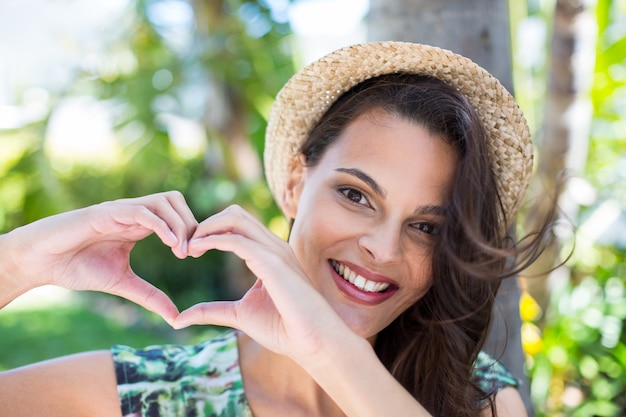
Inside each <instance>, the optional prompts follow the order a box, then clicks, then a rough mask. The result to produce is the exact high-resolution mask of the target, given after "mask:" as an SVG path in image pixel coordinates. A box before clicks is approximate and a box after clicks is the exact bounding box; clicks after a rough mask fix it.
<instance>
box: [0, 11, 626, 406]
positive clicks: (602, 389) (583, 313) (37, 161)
mask: <svg viewBox="0 0 626 417" xmlns="http://www.w3.org/2000/svg"><path fill="white" fill-rule="evenodd" d="M390 1H393V0H390ZM583 3H586V7H588V8H589V10H590V16H591V18H590V20H588V21H584V22H579V25H584V28H585V29H584V30H586V31H587V32H586V33H587V34H586V35H585V39H587V42H588V43H589V45H586V46H585V47H583V48H581V50H580V51H579V53H578V54H577V55H576V57H575V59H577V60H580V61H584V62H595V65H594V66H587V68H589V71H591V72H593V73H589V74H586V75H585V74H583V76H582V77H581V80H580V82H581V83H582V84H583V85H582V86H581V87H582V90H583V91H584V96H583V97H582V99H581V100H580V101H579V103H578V104H577V106H574V107H573V108H572V109H571V110H570V113H569V114H566V115H564V116H563V119H564V120H569V121H570V122H571V121H574V122H576V123H578V126H580V129H579V133H580V134H579V136H580V137H579V138H578V139H577V140H578V143H577V144H576V146H575V149H573V150H572V152H570V158H571V159H572V160H573V162H572V164H571V166H572V167H574V170H573V171H572V172H570V174H571V176H572V179H571V180H570V182H569V185H568V187H567V189H566V191H565V193H564V196H563V199H562V204H563V207H564V212H565V216H567V217H568V218H569V220H570V221H571V223H573V224H574V225H575V226H576V230H575V233H574V232H572V228H571V227H569V228H568V227H565V228H563V229H562V232H561V234H562V236H560V237H561V238H562V247H561V249H560V250H561V251H562V253H564V254H565V253H570V252H571V253H572V256H571V259H570V260H569V261H568V263H567V264H566V265H565V267H563V268H559V269H558V270H557V271H556V272H555V273H554V274H552V275H551V276H550V277H549V279H548V285H547V287H548V289H549V293H548V294H547V295H545V294H543V295H542V294H538V293H535V292H534V291H535V290H533V288H531V286H529V287H528V288H524V289H525V291H524V292H523V295H522V300H521V305H520V313H521V316H522V320H523V323H524V324H523V329H522V331H523V343H524V349H525V352H526V355H527V359H528V365H527V366H528V374H529V376H530V377H531V391H532V397H533V401H534V403H535V405H536V408H537V414H538V415H541V416H565V415H568V416H569V415H572V416H623V415H626V330H625V328H624V324H625V321H626V289H625V288H626V285H625V281H626V266H625V264H624V263H625V259H626V214H625V213H626V1H624V0H597V1H589V2H583ZM509 4H510V8H511V26H512V29H513V32H512V35H513V36H512V38H513V58H514V81H515V93H516V96H517V99H518V101H519V102H520V104H521V106H522V108H523V109H524V112H525V114H526V116H527V118H528V120H529V123H530V125H531V129H532V130H533V133H534V137H535V138H536V141H539V140H540V139H541V137H542V135H543V134H544V132H543V131H542V126H543V122H544V120H545V117H546V116H545V114H546V103H545V100H546V88H547V87H546V85H547V82H548V81H547V72H548V69H547V66H548V62H549V60H550V58H551V50H550V44H549V42H550V36H551V32H552V30H553V28H552V21H551V19H552V16H553V14H554V1H549V0H528V1H525V0H511V1H510V2H509ZM368 7H369V4H368V1H367V0H296V1H289V0H257V1H242V0H238V1H235V0H231V1H219V2H218V1H215V2H213V1H194V0H89V1H77V0H54V1H53V0H3V1H2V2H1V3H0V39H1V41H0V232H5V231H8V230H11V229H12V228H14V227H17V226H19V225H21V224H24V223H27V222H31V221H33V220H36V219H38V218H40V217H42V216H46V215H50V214H54V213H58V212H60V211H64V210H69V209H73V208H77V207H82V206H85V205H89V204H93V203H97V202H100V201H103V200H110V199H115V198H121V197H131V196H139V195H144V194H148V193H152V192H158V191H163V190H169V189H178V190H180V191H182V192H183V193H184V194H185V197H186V198H187V201H188V203H189V204H190V207H191V208H192V210H193V211H194V213H195V214H196V216H197V217H198V218H203V217H205V216H208V215H209V214H211V213H214V212H215V211H217V210H219V209H220V208H222V207H224V206H226V205H228V204H231V203H232V202H236V203H238V204H241V205H243V206H244V207H246V208H247V209H249V210H250V211H251V212H253V213H254V214H255V215H257V216H258V217H259V218H260V219H262V220H263V221H264V222H265V223H266V224H267V225H268V226H269V227H270V228H271V229H272V230H273V231H275V232H276V233H277V234H279V235H283V236H284V235H285V234H286V230H287V224H286V222H285V221H284V219H283V218H282V216H281V215H280V213H279V211H278V209H277V208H276V206H275V204H274V203H273V201H272V198H271V196H270V193H269V191H268V189H267V187H266V185H265V183H264V181H263V173H262V163H261V153H262V148H263V134H264V129H265V121H266V118H267V114H268V111H269V107H270V105H271V103H272V100H273V97H274V96H275V94H276V93H277V91H278V90H279V89H280V87H281V86H282V85H283V83H284V82H285V81H286V80H287V79H288V78H289V76H290V75H292V74H293V73H294V72H295V71H296V70H297V69H299V68H300V67H301V66H302V65H304V64H306V63H308V62H310V61H312V60H313V59H315V58H317V57H319V56H321V55H323V54H324V53H327V52H329V51H331V50H333V49H336V48H337V47H340V46H344V45H347V44H351V43H354V42H358V41H363V40H365V39H366V19H367V12H368ZM583 32H584V31H583ZM539 158H541V155H539ZM522 214H523V215H525V214H524V213H522ZM523 220H524V218H522V223H523ZM574 242H575V245H574ZM572 248H573V249H572ZM572 251H573V252H572ZM174 260H175V258H174V257H173V256H172V255H171V254H169V253H167V251H166V250H164V249H163V248H162V247H161V245H159V243H158V242H157V241H156V240H155V239H152V238H148V239H146V241H144V242H141V243H140V244H139V245H138V246H137V247H136V249H135V250H134V251H133V267H134V268H135V270H136V271H137V272H138V273H139V274H140V275H142V276H145V277H150V280H151V281H153V282H155V283H157V285H159V286H160V287H161V288H163V289H164V290H166V291H167V292H168V293H169V294H171V295H172V297H173V299H174V300H175V301H176V302H177V304H178V305H179V306H180V307H181V308H183V307H185V306H188V305H191V304H193V303H195V302H198V301H201V300H206V299H214V298H231V297H236V296H237V295H238V294H240V293H241V291H242V290H243V289H245V288H247V286H248V285H249V283H250V279H251V278H250V277H249V276H248V273H247V272H246V270H245V268H243V266H242V265H241V264H240V263H239V262H238V261H237V260H236V259H233V258H232V257H229V256H227V255H224V256H222V255H220V254H208V255H207V256H205V257H203V258H201V259H198V260H192V259H190V260H185V261H179V262H174ZM225 277H227V278H228V279H225ZM532 282H533V281H532V280H526V281H522V284H523V285H524V283H530V284H532ZM542 296H543V297H545V300H544V299H542ZM103 312H105V313H103ZM94 329H96V331H94ZM199 337H202V333H201V332H189V333H184V332H183V333H181V332H177V333H173V332H172V331H170V330H168V329H166V328H165V327H164V326H163V324H162V323H161V322H160V321H159V320H158V319H157V318H155V317H152V316H151V315H148V314H145V313H143V312H141V311H139V310H138V309H135V308H134V307H132V306H129V305H128V304H125V303H119V302H118V301H117V300H116V299H114V298H113V297H106V296H103V297H95V298H94V297H87V296H86V295H85V294H78V295H77V294H70V293H68V292H65V291H62V290H59V289H55V288H44V289H42V290H40V291H35V292H33V293H31V294H29V295H28V296H26V297H23V298H21V299H20V300H18V301H16V302H14V303H12V304H11V305H10V306H9V307H8V308H7V309H6V310H3V311H2V312H0V349H1V351H0V369H4V368H10V367H13V366H17V365H20V364H24V363H28V362H32V361H34V360H39V359H43V358H48V357H51V356H57V355H60V354H65V353H71V352H75V351H81V350H85V349H93V348H103V347H104V348H106V347H107V346H109V345H110V344H111V343H129V344H133V345H145V344H148V343H162V342H163V340H164V338H168V339H170V340H176V341H183V342H184V341H190V340H196V339H198V338H199Z"/></svg>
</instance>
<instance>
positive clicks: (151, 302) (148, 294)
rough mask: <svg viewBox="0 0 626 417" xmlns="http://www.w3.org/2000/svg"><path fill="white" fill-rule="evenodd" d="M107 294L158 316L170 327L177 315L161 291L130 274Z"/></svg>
mask: <svg viewBox="0 0 626 417" xmlns="http://www.w3.org/2000/svg"><path fill="white" fill-rule="evenodd" d="M107 292H109V293H111V294H113V295H117V296H120V297H123V298H125V299H127V300H129V301H132V302H133V303H135V304H138V305H140V306H141V307H143V308H145V309H146V310H149V311H152V312H153V313H156V314H158V315H159V316H161V317H163V319H164V320H165V321H167V322H168V323H169V324H170V325H172V326H173V323H174V321H175V319H176V317H177V316H178V314H179V313H178V308H177V307H176V305H175V304H174V303H173V302H172V300H170V298H169V297H168V296H167V295H166V294H165V293H164V292H163V291H161V290H160V289H158V288H156V287H155V286H153V285H152V284H150V283H148V282H146V281H144V280H143V279H141V278H140V277H138V276H137V275H135V274H132V273H131V275H130V276H129V277H128V278H127V279H124V280H120V281H119V283H118V285H117V286H116V287H114V288H112V289H111V290H110V291H107Z"/></svg>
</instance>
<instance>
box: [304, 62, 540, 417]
mask: <svg viewBox="0 0 626 417" xmlns="http://www.w3.org/2000/svg"><path fill="white" fill-rule="evenodd" d="M374 109H380V110H383V111H385V112H388V113H390V114H393V115H397V116H399V117H402V118H404V119H406V120H409V121H411V122H415V123H416V124H418V125H420V126H422V127H424V128H425V129H426V130H428V131H429V133H430V134H432V135H433V136H437V137H441V138H443V140H445V141H447V142H449V143H451V144H452V145H453V146H454V147H455V148H456V149H457V151H458V154H459V157H460V163H459V166H458V168H457V171H456V177H455V179H454V185H453V189H452V192H451V196H450V200H449V201H448V204H447V207H446V221H445V222H444V225H443V229H442V231H441V234H440V235H439V237H438V240H437V242H436V244H435V247H434V248H433V257H432V274H433V280H432V287H431V288H430V290H429V291H428V292H427V293H426V294H425V295H424V297H422V298H421V299H420V300H419V301H418V302H416V303H415V304H414V305H413V306H411V307H410V308H409V309H407V310H406V311H405V312H404V313H402V314H401V315H400V316H399V317H398V318H397V319H396V320H395V321H394V322H392V323H391V324H390V325H389V326H388V327H387V328H385V329H384V330H383V331H382V332H381V333H380V334H379V335H378V337H377V339H376V344H375V346H374V347H375V350H376V352H377V354H378V356H379V358H380V360H381V361H382V362H383V364H384V365H385V366H386V367H387V368H388V369H389V371H390V372H391V373H392V374H393V375H394V377H395V378H396V379H398V381H400V383H401V384H402V385H403V386H404V387H405V388H406V389H407V390H408V391H409V392H411V393H412V394H413V396H414V397H415V398H416V399H417V400H418V401H420V403H421V404H422V405H423V406H424V407H425V408H426V409H427V410H428V411H429V412H431V413H432V414H434V415H445V416H477V415H479V414H480V412H481V410H482V409H483V408H484V407H485V406H487V407H491V409H492V411H493V412H495V410H494V406H493V402H492V398H493V394H494V393H493V392H483V391H482V390H481V389H480V388H479V387H478V385H476V384H475V383H474V381H473V380H472V377H471V376H472V371H473V366H474V362H475V360H476V358H477V355H478V353H479V351H480V348H481V346H482V344H483V342H484V340H485V337H486V335H487V330H488V327H489V323H490V318H491V310H492V306H493V303H494V299H495V295H496V292H497V290H498V287H499V285H500V282H501V280H502V279H503V278H506V277H508V276H512V275H514V274H516V273H517V271H519V270H520V269H522V268H523V267H524V266H525V265H520V263H519V262H511V260H512V259H516V257H517V255H520V254H521V253H524V254H527V255H524V256H522V259H525V260H526V262H525V264H526V263H530V262H531V261H532V260H534V258H535V257H536V256H537V254H538V253H540V252H541V249H542V245H543V244H544V242H543V236H544V234H545V233H544V232H545V230H547V226H544V230H542V231H541V232H540V233H538V234H536V235H534V236H532V237H531V238H530V239H527V240H526V243H525V244H524V246H523V247H518V246H516V245H514V244H513V240H512V239H511V238H510V237H507V236H503V233H502V231H503V230H506V227H507V225H508V222H509V221H510V219H508V218H507V213H505V212H504V209H503V207H502V204H501V202H500V195H499V193H498V188H497V186H496V181H495V174H494V173H493V172H492V170H491V165H490V154H489V149H488V139H487V134H486V132H485V129H484V127H483V124H482V122H481V121H480V118H479V117H478V115H477V114H476V111H475V110H474V108H473V107H472V105H471V104H470V103H469V102H468V100H467V98H466V97H465V96H463V94H461V93H460V92H458V91H457V90H456V89H454V88H453V87H450V86H449V85H447V84H445V83H444V82H442V81H440V80H438V79H434V78H430V77H426V76H420V75H414V74H388V75H383V76H380V77H376V78H372V79H369V80H366V81H364V82H362V83H360V84H358V85H357V86H355V87H353V88H352V89H351V90H349V91H348V92H346V93H345V94H343V95H342V96H341V97H340V98H339V99H338V100H337V101H336V102H335V103H334V104H333V105H332V106H331V108H330V109H329V110H328V111H327V112H326V114H324V116H323V117H322V118H321V120H320V121H319V122H318V124H317V125H316V126H315V127H314V128H313V130H312V131H311V133H310V135H309V136H308V138H307V140H306V141H305V142H304V144H303V145H302V147H301V149H300V152H301V153H302V154H304V156H305V158H306V162H307V164H308V165H315V164H316V163H317V162H318V161H319V160H320V158H321V157H322V155H323V154H324V152H325V150H326V149H327V147H328V145H330V144H331V143H333V142H334V141H335V140H336V139H337V137H338V136H339V135H340V134H341V132H342V131H343V129H344V128H345V127H346V125H347V124H348V123H350V122H351V121H353V120H355V119H356V117H357V116H359V115H361V114H363V113H366V112H368V111H370V110H374ZM528 254H529V255H528Z"/></svg>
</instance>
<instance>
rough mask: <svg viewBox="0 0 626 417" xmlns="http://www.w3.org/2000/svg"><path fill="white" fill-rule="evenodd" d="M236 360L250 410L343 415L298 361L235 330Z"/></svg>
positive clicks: (272, 413) (274, 413) (256, 412)
mask: <svg viewBox="0 0 626 417" xmlns="http://www.w3.org/2000/svg"><path fill="white" fill-rule="evenodd" d="M238 345H239V364H240V367H241V373H242V376H243V384H244V389H245V392H246V397H247V399H248V402H249V404H250V408H251V409H252V412H253V414H254V415H255V416H256V417H261V416H268V415H269V416H282V415H289V416H297V415H302V416H343V413H342V412H341V410H339V408H338V407H337V406H336V404H335V403H334V402H333V400H332V399H331V398H330V397H329V396H328V395H327V394H326V393H325V392H324V390H322V388H320V386H319V385H318V384H317V383H316V382H315V380H313V378H311V376H310V375H309V374H307V373H306V372H305V371H304V370H303V369H302V368H301V367H300V366H299V365H298V364H297V363H295V362H294V361H293V360H291V359H290V358H288V357H286V356H283V355H279V354H277V353H274V352H272V351H270V350H267V349H265V348H264V347H263V346H261V345H259V344H258V343H257V342H255V341H254V340H253V339H251V338H250V337H248V336H247V335H246V334H244V333H239V334H238Z"/></svg>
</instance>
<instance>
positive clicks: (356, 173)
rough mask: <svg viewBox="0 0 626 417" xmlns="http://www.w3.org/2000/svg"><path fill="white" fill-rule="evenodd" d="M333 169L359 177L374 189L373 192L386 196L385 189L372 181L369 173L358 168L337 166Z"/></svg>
mask: <svg viewBox="0 0 626 417" xmlns="http://www.w3.org/2000/svg"><path fill="white" fill-rule="evenodd" d="M335 171H339V172H345V173H346V174H349V175H352V176H354V177H357V178H358V179H360V180H361V181H363V182H364V183H366V184H367V185H369V186H370V187H371V189H372V190H374V192H375V193H376V194H378V195H379V196H381V197H386V196H387V192H386V191H385V190H383V189H382V187H381V186H380V185H378V183H377V182H376V181H374V178H372V177H370V176H369V175H367V174H366V173H365V172H363V171H361V170H360V169H357V168H337V169H336V170H335Z"/></svg>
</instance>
